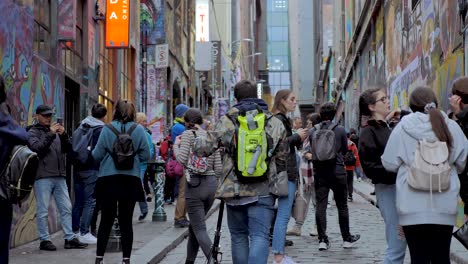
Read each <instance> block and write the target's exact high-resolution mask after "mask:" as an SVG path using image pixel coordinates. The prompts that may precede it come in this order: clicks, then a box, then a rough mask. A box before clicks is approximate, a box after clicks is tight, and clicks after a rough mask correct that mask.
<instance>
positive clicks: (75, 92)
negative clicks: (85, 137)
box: [62, 77, 80, 196]
mask: <svg viewBox="0 0 468 264" xmlns="http://www.w3.org/2000/svg"><path fill="white" fill-rule="evenodd" d="M64 99H65V106H64V112H63V117H62V118H63V122H64V124H63V126H64V127H65V131H66V132H67V134H68V135H69V136H71V135H72V134H73V131H74V130H75V129H76V128H77V127H78V125H79V123H80V85H79V84H78V83H77V82H75V81H73V80H72V79H70V78H69V77H65V98H64ZM66 172H67V186H68V191H69V192H70V193H72V192H71V189H72V188H71V187H72V186H73V185H72V184H73V182H72V179H71V178H72V177H71V175H72V166H71V163H70V162H67V170H66ZM71 196H74V194H73V193H72V195H71Z"/></svg>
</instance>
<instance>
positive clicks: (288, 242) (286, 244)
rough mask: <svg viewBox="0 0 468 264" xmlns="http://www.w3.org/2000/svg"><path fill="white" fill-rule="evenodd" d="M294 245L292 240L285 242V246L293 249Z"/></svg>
mask: <svg viewBox="0 0 468 264" xmlns="http://www.w3.org/2000/svg"><path fill="white" fill-rule="evenodd" d="M293 245H294V242H293V241H292V240H289V239H286V240H285V241H284V246H285V247H292V246H293Z"/></svg>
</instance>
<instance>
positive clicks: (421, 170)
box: [408, 139, 451, 192]
mask: <svg viewBox="0 0 468 264" xmlns="http://www.w3.org/2000/svg"><path fill="white" fill-rule="evenodd" d="M408 171H409V176H408V184H409V186H411V187H412V188H414V189H416V190H420V191H430V192H432V190H437V191H438V192H442V191H446V190H448V189H449V188H450V171H451V168H450V164H449V149H448V147H447V143H446V142H441V141H438V140H437V141H435V142H429V141H427V140H426V139H423V140H420V141H419V142H418V145H417V147H416V153H415V156H414V161H413V163H412V164H411V165H410V166H409V168H408Z"/></svg>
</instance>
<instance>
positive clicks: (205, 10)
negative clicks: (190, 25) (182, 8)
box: [195, 0, 210, 42]
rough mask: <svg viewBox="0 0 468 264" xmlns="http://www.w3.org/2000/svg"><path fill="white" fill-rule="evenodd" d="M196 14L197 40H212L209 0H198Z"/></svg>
mask: <svg viewBox="0 0 468 264" xmlns="http://www.w3.org/2000/svg"><path fill="white" fill-rule="evenodd" d="M195 16H196V22H195V27H196V31H195V32H196V35H195V39H196V41H201V42H203V41H210V5H209V4H208V0H197V3H196V9H195Z"/></svg>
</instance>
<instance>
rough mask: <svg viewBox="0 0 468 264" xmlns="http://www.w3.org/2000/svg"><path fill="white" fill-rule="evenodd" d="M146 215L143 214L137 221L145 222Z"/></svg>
mask: <svg viewBox="0 0 468 264" xmlns="http://www.w3.org/2000/svg"><path fill="white" fill-rule="evenodd" d="M147 215H148V213H143V214H141V215H140V216H139V217H138V221H143V220H145V218H146V216H147Z"/></svg>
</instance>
